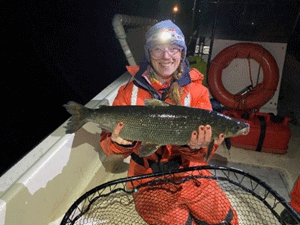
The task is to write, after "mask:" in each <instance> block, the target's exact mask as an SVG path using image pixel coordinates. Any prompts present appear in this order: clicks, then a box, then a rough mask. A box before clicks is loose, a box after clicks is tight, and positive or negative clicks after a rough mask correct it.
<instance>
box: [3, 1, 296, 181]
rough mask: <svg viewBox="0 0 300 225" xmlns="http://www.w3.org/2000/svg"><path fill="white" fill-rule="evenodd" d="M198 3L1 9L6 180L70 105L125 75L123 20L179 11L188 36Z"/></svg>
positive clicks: (21, 4)
mask: <svg viewBox="0 0 300 225" xmlns="http://www.w3.org/2000/svg"><path fill="white" fill-rule="evenodd" d="M181 2H184V4H180V3H181ZM193 2H194V1H184V0H181V1H180V0H173V1H168V0H151V1H144V0H118V1H115V0H114V1H112V0H107V1H101V0H52V1H46V0H43V1H41V0H27V1H1V5H0V8H1V14H0V15H1V16H0V21H1V33H0V35H1V38H0V40H1V47H2V49H1V52H2V58H1V69H2V70H1V71H2V72H1V75H2V79H1V90H2V98H1V100H2V107H1V109H2V118H1V121H2V122H1V125H2V126H1V127H2V130H3V132H2V138H1V140H2V143H1V144H2V145H1V146H2V148H1V150H0V159H1V163H0V165H1V166H0V175H1V174H2V173H3V172H5V171H6V170H7V169H8V168H9V167H10V166H12V165H13V164H14V163H15V162H17V161H18V160H19V159H20V158H21V157H23V156H24V155H25V154H26V153H27V152H28V151H30V150H31V149H32V148H33V147H35V146H36V145H37V144H38V143H39V142H40V141H41V140H43V139H44V138H45V137H46V136H48V135H49V134H50V133H52V132H53V131H54V130H55V129H56V128H57V127H58V126H59V125H61V124H62V123H63V122H64V121H65V120H67V119H68V118H69V114H68V113H67V112H66V111H65V109H64V108H63V107H62V105H63V104H65V103H66V102H68V101H70V100H73V101H77V102H79V103H82V104H86V103H87V102H88V101H89V100H91V99H92V98H93V97H94V96H95V95H97V94H98V93H99V92H100V91H101V90H102V89H103V88H105V87H106V86H107V85H108V84H110V83H111V82H112V81H114V80H115V79H116V78H117V77H119V76H120V75H121V74H122V73H124V72H125V65H126V64H127V61H126V58H125V56H124V54H123V52H122V50H121V47H120V45H119V43H118V40H117V39H116V38H115V34H114V31H113V28H112V25H111V24H112V19H113V16H114V15H115V14H126V15H134V16H142V17H150V18H156V19H158V20H162V19H168V18H170V17H172V15H171V7H172V6H173V5H174V4H175V3H176V4H178V5H179V7H180V9H181V13H180V14H179V15H178V18H177V19H176V22H177V24H178V25H179V26H180V27H181V28H182V30H183V32H184V33H185V34H186V32H187V27H188V26H187V25H186V24H189V23H190V18H191V15H192V11H191V10H192V7H193ZM186 21H188V22H187V23H186ZM297 40H298V39H297ZM297 43H298V42H297Z"/></svg>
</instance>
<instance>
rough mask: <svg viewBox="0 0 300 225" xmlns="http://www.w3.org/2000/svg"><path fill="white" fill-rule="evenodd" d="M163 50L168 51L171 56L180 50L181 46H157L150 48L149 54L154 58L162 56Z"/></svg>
mask: <svg viewBox="0 0 300 225" xmlns="http://www.w3.org/2000/svg"><path fill="white" fill-rule="evenodd" d="M165 51H168V54H169V55H170V56H173V55H175V54H176V53H178V52H181V51H182V48H180V47H178V46H165V47H163V46H157V47H154V48H152V49H150V53H151V56H152V58H154V59H161V58H163V57H164V53H165Z"/></svg>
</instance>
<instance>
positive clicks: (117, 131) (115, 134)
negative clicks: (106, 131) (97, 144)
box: [111, 122, 133, 145]
mask: <svg viewBox="0 0 300 225" xmlns="http://www.w3.org/2000/svg"><path fill="white" fill-rule="evenodd" d="M123 125H124V124H123V123H122V122H120V123H118V125H117V126H116V128H115V129H114V131H113V132H112V135H111V140H112V141H113V142H116V143H117V144H119V145H132V143H133V142H132V141H128V140H125V139H123V138H121V137H120V136H119V134H120V131H121V130H122V128H123Z"/></svg>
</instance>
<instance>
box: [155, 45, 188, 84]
mask: <svg viewBox="0 0 300 225" xmlns="http://www.w3.org/2000/svg"><path fill="white" fill-rule="evenodd" d="M181 52H182V48H180V47H179V46H178V45H172V44H164V45H156V46H154V47H153V48H151V49H150V56H151V63H152V67H153V69H154V72H155V75H156V79H158V80H159V81H160V82H161V83H163V82H165V81H166V80H168V79H169V78H170V76H172V74H173V73H174V72H175V71H176V70H177V68H178V66H179V64H180V62H181Z"/></svg>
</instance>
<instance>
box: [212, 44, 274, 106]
mask: <svg viewBox="0 0 300 225" xmlns="http://www.w3.org/2000/svg"><path fill="white" fill-rule="evenodd" d="M235 58H241V59H244V58H246V59H247V58H249V59H253V60H255V61H256V62H257V63H259V64H260V66H261V68H262V70H263V73H264V79H263V81H262V83H259V84H258V85H256V87H254V88H253V89H252V90H251V91H249V92H248V93H247V94H245V95H240V94H236V95H234V94H231V93H230V92H228V91H227V90H226V89H225V87H224V85H223V83H222V79H221V77H222V72H223V69H224V68H226V67H227V66H228V65H229V64H230V63H231V61H232V60H234V59H235ZM278 81H279V69H278V66H277V63H276V61H275V59H274V57H273V56H272V55H271V53H270V52H269V51H267V50H266V49H265V48H263V47H262V46H260V45H258V44H253V43H238V44H235V45H231V46H229V47H227V48H225V49H223V50H222V51H221V52H220V53H219V54H218V55H217V56H216V57H215V58H214V59H213V61H212V62H211V65H210V67H209V71H208V85H209V89H210V92H211V94H212V95H213V96H214V97H215V98H216V99H217V100H218V101H219V102H220V103H222V104H223V105H224V106H226V107H228V108H229V109H233V110H238V111H246V110H251V109H258V108H260V107H261V106H263V105H264V104H265V103H266V102H267V101H268V100H269V99H270V98H271V97H272V96H273V95H274V92H275V90H276V89H277V85H278Z"/></svg>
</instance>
